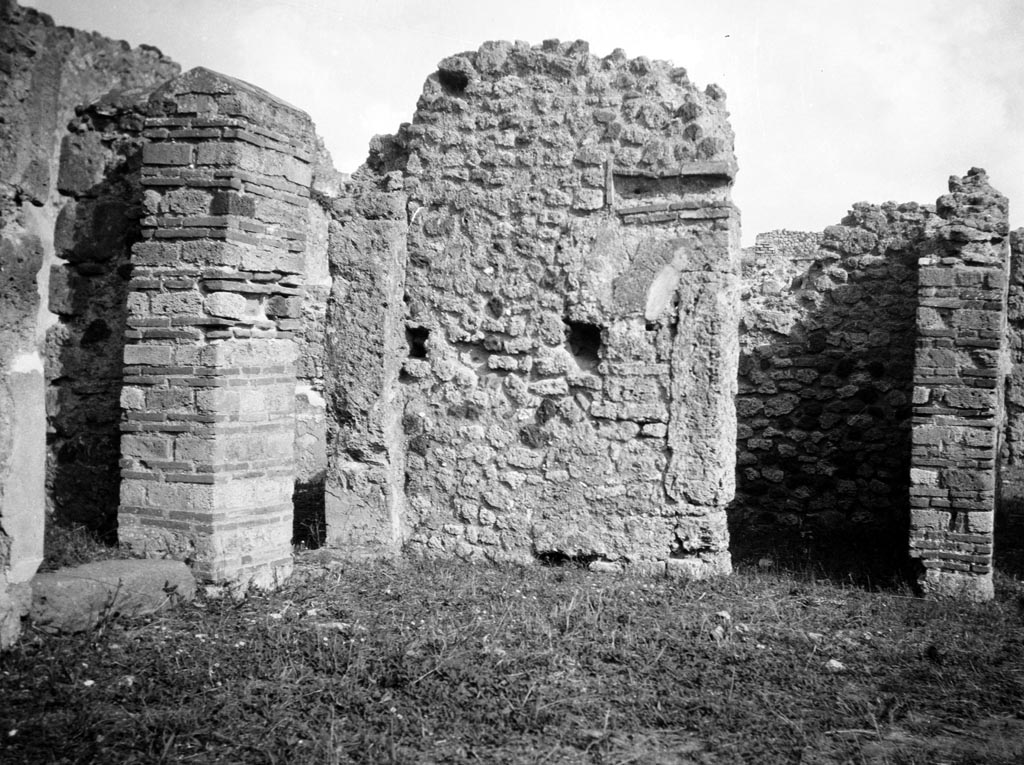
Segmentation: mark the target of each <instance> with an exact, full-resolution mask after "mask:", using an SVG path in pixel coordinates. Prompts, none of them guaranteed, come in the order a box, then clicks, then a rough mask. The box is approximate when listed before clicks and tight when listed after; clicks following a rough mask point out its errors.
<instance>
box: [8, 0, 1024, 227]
mask: <svg viewBox="0 0 1024 765" xmlns="http://www.w3.org/2000/svg"><path fill="white" fill-rule="evenodd" d="M21 2H22V4H23V5H30V6H34V7H36V8H39V9H40V10H43V11H45V12H47V13H49V14H51V15H52V16H53V17H54V19H55V21H56V22H57V23H58V24H64V25H68V26H74V27H78V28H83V29H94V30H96V31H99V32H101V33H103V34H105V35H107V36H108V37H113V38H117V39H126V40H128V41H129V42H130V43H131V44H132V45H138V44H140V43H148V44H150V45H155V46H157V47H158V48H160V49H161V50H162V51H163V52H164V53H165V54H167V55H169V56H170V57H171V58H173V59H175V60H176V61H178V62H179V63H180V64H181V65H182V66H183V68H184V69H189V68H191V67H193V66H200V65H202V66H206V67H209V68H211V69H215V70H217V71H220V72H223V73H225V74H229V75H231V76H233V77H238V78H240V79H243V80H247V81H249V82H252V83H254V84H256V85H259V86H260V87H262V88H264V89H266V90H269V91H270V92H272V93H274V94H275V95H278V96H279V97H281V98H283V99H285V100H286V101H288V102H290V103H292V104H294V105H295V106H298V107H300V108H302V109H305V110H306V111H307V112H308V113H309V114H310V115H311V116H312V118H313V120H314V121H315V122H316V125H317V128H318V130H319V132H320V134H321V135H322V136H323V137H324V140H325V141H326V143H327V146H328V148H329V149H330V151H331V153H332V154H333V156H334V161H335V165H336V166H337V167H338V169H339V170H342V171H347V172H351V171H352V170H355V169H356V167H358V166H359V165H360V164H361V163H362V161H363V159H364V158H365V156H366V147H367V145H368V142H369V140H370V138H371V136H373V135H374V134H377V133H393V132H394V131H395V130H396V129H397V127H398V125H399V124H400V123H402V122H407V121H409V120H410V119H411V118H412V114H413V110H414V109H415V106H416V99H417V98H418V96H419V93H420V90H421V88H422V85H423V80H424V79H425V78H426V77H427V75H429V74H430V73H431V72H433V71H434V70H435V69H436V66H437V62H438V61H440V60H441V59H442V58H444V57H446V56H448V55H451V54H453V53H458V52H462V51H465V50H475V49H476V48H477V47H479V45H480V43H481V42H483V41H485V40H496V39H508V40H516V39H520V40H527V41H529V42H531V43H539V42H542V41H543V40H545V39H549V38H558V39H562V40H576V39H583V40H587V41H589V42H590V49H591V52H592V53H594V54H596V55H598V56H604V55H606V54H608V53H610V52H611V51H612V49H614V48H617V47H620V48H623V49H625V51H626V53H627V54H628V55H629V56H641V55H643V56H648V57H649V58H658V59H668V60H670V61H673V62H675V64H677V65H679V66H684V67H686V68H687V70H688V71H689V74H690V78H691V80H692V81H693V82H695V83H697V84H698V85H700V86H703V85H705V84H707V83H709V82H717V83H718V84H719V85H722V86H723V87H724V88H725V90H726V93H727V94H728V105H729V110H730V112H731V115H732V117H731V119H732V125H733V129H734V130H735V132H736V152H737V155H738V159H739V166H740V174H739V176H738V178H737V181H736V186H735V192H734V200H735V201H736V203H737V204H738V205H739V206H740V209H741V210H742V213H743V223H744V225H743V229H744V235H743V239H744V243H745V244H750V243H752V241H753V237H754V235H755V234H756V233H757V232H761V231H767V230H771V229H774V228H791V229H799V230H810V231H814V230H821V229H823V228H824V227H825V226H827V225H830V224H832V223H836V222H838V221H839V220H840V219H841V218H842V217H843V216H844V214H845V213H846V211H847V210H848V209H849V207H850V205H851V204H852V203H853V202H857V201H862V200H866V201H870V202H884V201H887V200H896V201H899V202H904V201H917V202H929V203H930V202H934V201H935V198H936V197H937V196H938V195H939V194H941V193H943V192H944V191H945V190H946V179H947V178H948V176H949V175H950V174H954V173H955V174H957V175H962V174H963V173H965V172H966V171H967V170H968V168H970V167H972V166H977V167H983V168H985V169H986V170H987V171H988V173H989V177H990V179H991V181H992V183H993V185H994V186H995V187H996V188H997V189H999V190H1000V191H1002V192H1003V193H1004V194H1006V195H1007V196H1008V197H1009V198H1010V200H1011V205H1012V206H1011V221H1012V222H1013V223H1014V224H1015V225H1022V223H1024V219H1022V216H1021V214H1020V213H1019V211H1016V212H1015V210H1017V208H1018V207H1019V208H1024V140H1022V139H1024V0H615V2H609V1H607V0H504V1H503V2H494V1H493V0H363V1H362V2H353V1H352V0H21ZM1014 202H1016V205H1013V203H1014Z"/></svg>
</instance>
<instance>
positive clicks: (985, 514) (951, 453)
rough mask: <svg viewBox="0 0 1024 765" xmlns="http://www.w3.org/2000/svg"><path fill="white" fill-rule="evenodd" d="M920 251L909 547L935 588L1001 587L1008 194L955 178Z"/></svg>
mask: <svg viewBox="0 0 1024 765" xmlns="http://www.w3.org/2000/svg"><path fill="white" fill-rule="evenodd" d="M949 191H950V193H949V194H947V195H945V196H943V197H941V198H940V199H939V201H938V204H937V206H936V210H937V213H938V216H939V219H938V220H937V221H935V223H934V225H933V236H932V239H933V249H932V250H931V251H930V252H928V253H926V254H925V255H924V257H922V258H921V260H920V269H919V285H920V287H919V293H918V308H917V333H918V339H917V349H916V355H915V367H914V427H913V452H912V461H911V470H910V503H911V519H910V552H911V555H912V556H914V557H915V558H917V559H919V560H920V561H921V563H922V564H923V567H924V574H923V575H922V576H921V579H920V582H921V585H922V587H923V589H924V590H925V591H926V592H927V593H929V594H933V595H953V596H957V597H962V598H967V599H972V600H987V599H989V598H991V597H992V595H993V588H992V549H993V528H994V511H995V496H996V456H997V447H998V440H999V434H1000V430H1001V428H1002V424H1003V411H1002V410H1003V402H1002V389H1003V376H1004V373H1005V367H1006V358H1005V355H1004V348H1005V332H1006V292H1007V282H1008V278H1007V277H1008V258H1007V254H1008V252H1007V251H1008V247H1007V236H1008V234H1009V226H1008V224H1007V201H1006V198H1005V197H1003V196H1001V195H1000V194H999V193H998V192H996V191H995V190H994V189H992V187H991V186H989V184H988V178H987V177H986V175H985V172H984V171H983V170H978V169H976V168H975V169H972V170H971V171H970V172H968V174H967V175H966V176H964V177H963V178H958V177H956V176H954V177H952V178H950V181H949Z"/></svg>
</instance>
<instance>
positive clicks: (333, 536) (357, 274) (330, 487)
mask: <svg viewBox="0 0 1024 765" xmlns="http://www.w3.org/2000/svg"><path fill="white" fill-rule="evenodd" d="M394 196H396V197H398V199H399V202H398V204H395V205H393V206H392V205H386V207H387V208H389V209H391V208H392V207H393V209H394V210H396V212H397V211H399V210H402V209H403V208H404V199H405V197H404V195H402V194H401V193H400V192H394ZM362 209H365V207H363V208H362ZM399 214H400V213H399ZM407 233H408V225H407V224H406V222H405V220H404V216H403V217H402V218H399V219H397V220H395V219H390V220H389V219H384V220H375V219H366V218H363V217H361V215H360V208H359V207H356V208H355V209H354V210H352V212H350V213H348V214H346V215H345V216H344V217H342V218H341V220H339V221H336V222H333V223H332V224H331V229H330V249H329V253H328V254H329V257H330V265H331V275H332V277H333V287H332V289H331V293H330V298H329V303H328V312H327V316H326V340H327V343H326V358H325V367H326V368H327V369H328V370H330V374H329V375H328V376H327V377H326V379H325V392H326V399H327V417H328V433H329V437H330V445H329V460H328V467H327V474H326V488H325V492H326V496H325V520H326V532H325V533H326V541H327V544H329V545H330V546H332V547H336V548H338V549H339V550H342V551H344V552H345V553H346V554H351V555H354V556H361V555H392V554H395V553H397V552H398V550H399V548H400V545H401V543H402V541H403V540H402V528H401V524H402V519H401V515H402V508H403V498H404V489H403V484H404V480H405V477H404V464H405V460H404V451H405V443H404V440H405V436H404V433H403V432H402V427H401V424H400V421H401V419H402V405H403V402H402V398H401V395H400V393H399V391H398V389H397V386H398V380H399V375H400V374H401V370H402V362H403V360H404V358H405V355H406V353H407V350H408V347H409V342H411V341H410V340H409V339H408V338H407V337H406V332H407V330H406V326H405V322H404V320H403V311H404V306H405V302H404V301H403V294H404V288H405V268H406V255H407V244H406V236H407Z"/></svg>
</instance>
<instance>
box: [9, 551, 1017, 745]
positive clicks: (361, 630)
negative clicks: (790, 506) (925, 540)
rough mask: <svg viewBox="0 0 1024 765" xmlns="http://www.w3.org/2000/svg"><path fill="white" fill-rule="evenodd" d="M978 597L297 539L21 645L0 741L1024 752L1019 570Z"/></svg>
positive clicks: (14, 657)
mask: <svg viewBox="0 0 1024 765" xmlns="http://www.w3.org/2000/svg"><path fill="white" fill-rule="evenodd" d="M1000 590H1001V594H1000V598H999V599H998V600H997V601H996V602H994V603H991V604H986V605H983V606H964V605H956V604H945V603H934V602H927V601H922V600H919V599H916V598H914V597H911V596H909V595H908V594H905V593H893V592H874V593H870V592H867V591H865V590H863V589H858V588H853V587H842V586H837V585H835V584H828V583H819V582H814V581H811V580H809V579H807V578H804V577H799V576H797V577H794V576H792V575H787V574H784V573H771V574H767V573H764V572H758V571H756V570H753V571H750V572H745V573H744V572H741V573H739V574H737V575H736V576H733V577H729V578H722V579H717V580H713V581H708V582H691V583H682V582H674V581H666V580H652V579H637V578H631V577H628V576H610V575H595V574H592V573H588V572H585V571H580V570H577V569H574V568H569V567H565V568H550V567H535V568H503V569H498V568H489V567H474V566H467V565H463V564H455V563H440V562H417V563H402V564H393V565H392V564H383V563H375V564H367V563H359V564H354V563H340V562H335V561H332V560H331V559H330V558H329V557H328V556H325V555H323V554H321V553H307V554H305V555H304V556H301V557H300V559H299V564H298V566H297V573H296V575H295V576H294V577H293V579H292V581H291V582H290V583H289V584H288V586H287V587H285V588H284V589H282V590H281V591H279V592H277V593H274V594H264V595H259V594H254V595H251V596H250V597H249V598H248V599H247V600H244V601H241V602H235V601H232V600H230V599H212V598H200V599H199V600H197V601H196V602H195V603H194V604H192V605H187V606H182V607H180V608H178V609H177V610H175V611H172V612H170V613H168V614H165V615H161V616H159V617H155V618H149V619H140V620H123V621H114V622H111V623H108V624H106V625H104V627H103V628H102V629H101V630H99V631H97V632H94V633H90V634H87V635H80V636H74V637H63V638H53V637H46V636H42V635H32V634H31V633H30V634H29V635H28V636H26V639H24V640H23V642H22V643H21V644H20V645H18V646H17V647H16V648H15V649H13V650H11V651H9V652H8V653H6V654H3V655H2V656H0V697H2V698H3V699H4V704H3V705H2V706H0V761H2V762H119V763H132V762H138V763H143V762H145V763H152V762H202V763H217V762H225V763H227V762H231V763H235V762H246V763H280V762H297V763H303V762H309V763H351V762H360V763H381V762H385V763H386V762H396V763H406V762H408V763H430V762H455V763H461V762H465V763H470V762H488V763H535V762H558V763H626V762H644V763H694V762H698V763H733V762H765V763H771V762H816V763H832V762H836V763H838V762H891V763H928V762H936V761H949V762H979V763H980V762H985V763H1003V762H1005V763H1011V762H1013V763H1016V762H1019V761H1021V759H1022V758H1024V735H1021V734H1022V733H1024V622H1022V615H1021V611H1020V607H1019V603H1018V598H1019V596H1020V592H1021V585H1020V583H1019V582H1016V581H1013V580H1007V581H1003V582H1001V588H1000Z"/></svg>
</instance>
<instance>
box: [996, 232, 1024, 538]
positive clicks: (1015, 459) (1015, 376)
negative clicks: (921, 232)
mask: <svg viewBox="0 0 1024 765" xmlns="http://www.w3.org/2000/svg"><path fill="white" fill-rule="evenodd" d="M1008 292H1009V294H1008V298H1007V313H1006V316H1007V336H1006V341H1007V355H1008V361H1009V366H1008V368H1007V375H1006V427H1005V430H1004V436H1003V444H1002V450H1001V452H1000V460H999V467H1000V484H999V489H1000V496H999V506H998V509H999V510H1000V511H1001V513H1002V515H1003V518H1004V519H1006V520H1012V521H1013V525H1014V526H1019V525H1021V524H1022V523H1024V229H1017V230H1016V231H1011V232H1010V284H1009V288H1008Z"/></svg>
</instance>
